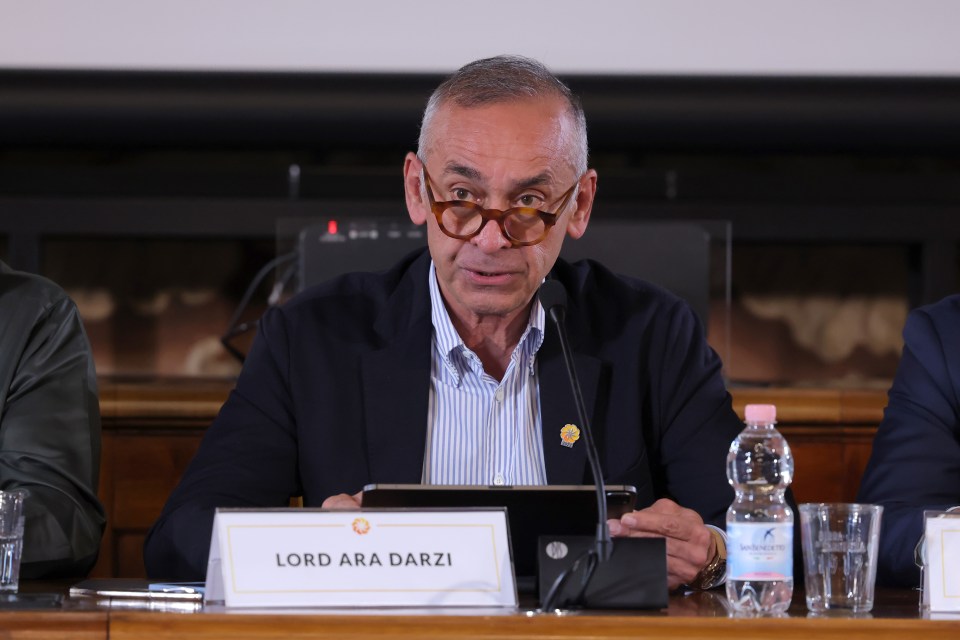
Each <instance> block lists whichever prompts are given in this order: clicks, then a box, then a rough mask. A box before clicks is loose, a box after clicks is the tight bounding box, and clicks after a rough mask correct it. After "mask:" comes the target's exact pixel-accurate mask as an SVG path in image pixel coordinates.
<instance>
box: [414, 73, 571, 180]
mask: <svg viewBox="0 0 960 640" xmlns="http://www.w3.org/2000/svg"><path fill="white" fill-rule="evenodd" d="M540 97H552V98H553V97H555V98H561V99H563V100H565V101H566V103H567V111H568V113H569V114H570V117H571V118H572V119H573V123H574V136H575V137H574V140H573V143H574V148H573V149H572V157H571V158H570V161H571V163H572V164H573V168H574V169H575V170H576V172H577V175H582V174H583V173H584V172H585V171H586V170H587V154H588V149H587V118H586V116H585V115H584V113H583V106H582V105H581V104H580V99H579V98H578V97H577V96H576V95H574V94H573V92H572V91H570V87H568V86H567V85H566V84H564V83H563V82H562V81H561V80H560V79H559V78H557V77H556V76H555V75H553V73H551V72H550V70H549V69H547V68H546V67H545V66H544V65H543V64H541V63H540V62H538V61H536V60H533V59H531V58H525V57H523V56H513V55H503V56H496V57H494V58H484V59H483V60H476V61H474V62H471V63H469V64H467V65H465V66H463V67H461V68H460V69H458V70H457V71H456V72H455V73H454V74H453V75H452V76H450V77H449V78H447V79H446V80H445V81H444V82H443V83H442V84H441V85H440V86H439V87H437V88H436V90H435V91H434V92H433V95H431V96H430V99H429V100H428V101H427V108H426V109H425V110H424V112H423V119H422V120H421V122H420V140H419V142H418V147H417V155H418V156H419V157H420V158H421V159H425V158H426V156H425V153H426V151H427V147H428V146H429V143H430V124H431V123H432V121H433V118H434V116H435V115H436V113H437V111H438V110H439V109H440V107H441V106H443V105H444V104H445V103H447V102H453V103H454V104H456V105H457V106H460V107H465V108H470V107H480V106H483V105H488V104H497V103H504V102H512V101H517V100H524V99H528V98H540Z"/></svg>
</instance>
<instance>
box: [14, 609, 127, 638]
mask: <svg viewBox="0 0 960 640" xmlns="http://www.w3.org/2000/svg"><path fill="white" fill-rule="evenodd" d="M107 624H108V620H107V614H106V612H103V611H90V612H82V613H81V612H71V611H0V637H2V638H4V640H7V639H10V640H41V639H42V638H50V639H56V640H61V639H62V640H106V639H107V638H108V637H109V635H108V631H107Z"/></svg>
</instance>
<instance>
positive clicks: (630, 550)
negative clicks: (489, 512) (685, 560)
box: [537, 536, 667, 609]
mask: <svg viewBox="0 0 960 640" xmlns="http://www.w3.org/2000/svg"><path fill="white" fill-rule="evenodd" d="M595 546H596V538H595V537H594V536H540V538H539V541H538V547H537V580H538V587H539V595H540V603H541V606H542V605H543V603H544V599H545V598H546V597H547V594H549V593H550V590H551V588H552V587H553V585H554V583H555V582H556V580H557V578H558V577H559V576H560V574H561V573H563V572H564V571H566V570H567V569H568V568H569V567H571V566H573V564H574V563H575V562H576V561H577V559H578V558H581V557H584V556H585V555H586V554H587V553H588V552H590V551H591V550H592V549H594V548H595ZM587 565H588V563H587V562H581V563H580V567H579V568H578V569H577V570H576V572H575V573H574V575H571V576H570V577H569V579H568V580H567V581H566V583H565V584H564V586H563V587H562V589H561V592H560V593H559V594H558V597H557V598H556V599H555V603H556V604H555V608H557V609H567V608H572V607H582V608H587V609H663V608H666V606H667V545H666V540H664V539H663V538H614V539H613V552H612V554H611V556H610V559H609V560H608V561H606V562H600V563H598V564H597V566H596V569H595V570H594V572H593V576H592V578H591V579H590V582H589V583H588V584H587V588H586V591H585V592H584V594H583V597H582V598H581V600H580V602H577V601H576V599H577V596H578V594H579V593H580V591H581V585H582V578H583V574H584V571H586V569H587Z"/></svg>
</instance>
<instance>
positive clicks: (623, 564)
mask: <svg viewBox="0 0 960 640" xmlns="http://www.w3.org/2000/svg"><path fill="white" fill-rule="evenodd" d="M539 297H540V304H541V305H542V306H543V308H544V311H545V312H546V314H547V315H548V316H550V319H551V320H552V321H553V324H554V325H555V326H556V329H557V335H558V337H559V338H560V349H561V351H562V352H563V362H564V365H565V367H566V370H567V376H568V377H569V379H570V390H571V391H572V392H573V398H574V402H575V403H576V406H577V414H578V416H579V418H580V425H581V432H582V433H583V437H584V444H585V445H586V447H587V450H586V454H587V460H588V462H589V463H590V472H591V473H592V475H593V482H594V485H595V486H596V489H597V532H596V535H595V536H594V537H593V540H592V543H591V541H590V540H589V538H588V537H587V536H566V537H564V538H563V540H557V537H556V536H553V537H551V536H541V538H540V547H541V548H540V551H539V558H540V564H539V573H540V589H541V591H540V594H541V597H542V600H541V603H542V605H541V606H542V609H541V610H542V611H552V610H554V609H555V608H556V605H557V603H558V602H561V601H562V600H563V601H565V602H564V606H569V605H567V604H566V602H570V603H572V604H573V605H581V606H584V607H587V608H599V609H649V608H654V609H660V608H663V607H666V606H667V561H666V541H665V540H664V539H663V538H618V539H617V540H616V544H614V541H613V540H612V539H611V538H610V529H609V528H608V527H607V493H606V490H605V488H604V482H603V472H602V471H601V470H600V456H599V454H598V453H597V445H596V441H595V440H594V437H593V430H592V429H591V427H590V420H589V419H588V418H587V409H586V405H585V404H584V402H583V391H582V389H581V387H580V380H579V379H578V378H577V369H576V367H575V366H574V363H573V352H572V350H571V349H570V340H569V338H568V337H567V320H566V317H567V291H566V289H564V287H563V284H562V283H560V282H559V281H558V280H546V281H545V282H544V283H543V284H542V285H540V291H539ZM578 540H579V542H578ZM545 542H546V543H547V544H546V545H545ZM557 542H561V543H562V544H561V546H564V545H567V546H569V547H570V548H571V549H573V548H574V547H579V548H580V549H582V550H583V551H582V554H581V555H580V557H579V558H576V559H575V560H573V562H572V564H569V565H568V566H566V568H565V569H562V570H560V571H559V575H556V577H555V578H551V577H550V576H551V575H552V574H555V572H556V571H557V568H558V567H557V563H558V562H567V560H561V559H558V560H556V561H554V558H556V556H552V555H551V554H550V551H549V550H548V549H547V547H549V546H553V545H555V544H556V543H557ZM613 556H616V557H615V558H613V560H612V561H611V558H612V557H613ZM548 558H549V560H548ZM561 558H562V556H561ZM551 561H553V562H551ZM548 563H550V564H548ZM584 564H585V566H584V567H583V569H582V575H581V578H580V580H579V586H578V587H577V588H576V590H575V595H573V597H572V598H571V597H565V593H566V586H567V582H568V581H569V580H570V578H571V576H573V575H574V574H576V573H578V572H580V571H581V565H584ZM550 583H552V585H551V586H550V588H549V590H548V591H547V593H546V595H544V590H545V587H546V585H547V584H550Z"/></svg>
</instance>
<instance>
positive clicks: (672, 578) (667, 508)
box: [607, 498, 717, 590]
mask: <svg viewBox="0 0 960 640" xmlns="http://www.w3.org/2000/svg"><path fill="white" fill-rule="evenodd" d="M607 525H608V526H609V527H610V535H611V536H614V537H632V538H666V539H667V586H668V588H670V589H671V590H673V589H676V588H677V587H679V586H680V585H683V584H688V583H690V582H693V579H694V578H696V577H697V574H698V573H700V570H701V569H703V567H704V566H705V565H706V564H707V562H709V561H710V559H711V558H713V555H714V553H715V552H716V544H717V543H716V541H715V540H714V538H713V534H711V533H710V530H709V529H708V528H707V527H706V525H704V524H703V519H702V518H701V517H700V515H699V514H698V513H697V512H696V511H693V510H691V509H685V508H683V507H681V506H680V505H678V504H677V503H676V502H674V501H673V500H668V499H667V498H661V499H660V500H657V501H656V502H655V503H653V504H652V505H651V506H649V507H647V508H646V509H641V510H640V511H632V512H630V513H627V514H625V515H624V516H623V517H621V518H620V519H619V520H608V521H607Z"/></svg>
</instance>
